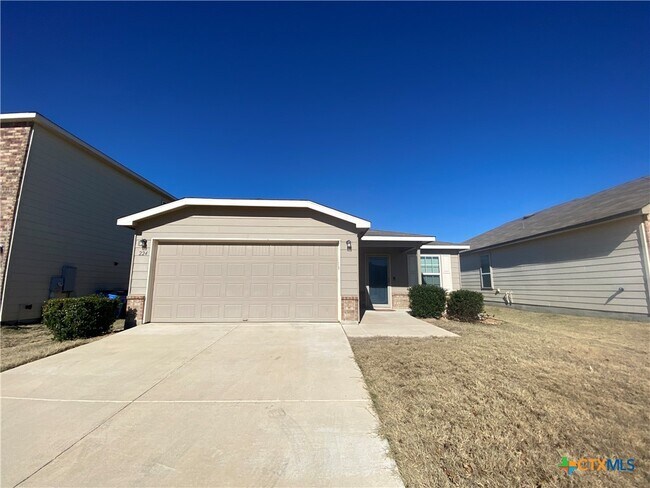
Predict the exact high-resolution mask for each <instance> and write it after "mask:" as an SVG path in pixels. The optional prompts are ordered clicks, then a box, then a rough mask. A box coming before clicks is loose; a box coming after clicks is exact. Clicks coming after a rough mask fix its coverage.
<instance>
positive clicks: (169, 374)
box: [0, 324, 403, 487]
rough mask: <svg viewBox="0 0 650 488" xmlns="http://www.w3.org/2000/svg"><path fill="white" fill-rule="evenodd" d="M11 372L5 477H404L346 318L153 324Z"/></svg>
mask: <svg viewBox="0 0 650 488" xmlns="http://www.w3.org/2000/svg"><path fill="white" fill-rule="evenodd" d="M0 379H1V387H2V396H3V398H2V411H1V420H2V425H1V427H2V438H1V442H2V446H1V447H2V452H1V466H0V467H1V468H2V469H1V471H2V486H16V485H18V484H20V485H21V486H46V485H47V486H296V487H298V486H300V487H307V486H354V487H362V486H403V485H402V481H401V479H400V477H399V474H398V473H397V469H396V467H395V464H394V462H393V461H392V460H391V459H390V458H389V457H388V456H387V453H388V446H387V444H386V442H385V441H383V440H382V439H381V438H380V437H379V436H378V435H377V434H376V432H377V429H378V422H377V419H376V418H375V415H374V413H373V410H372V405H371V403H370V400H369V398H368V395H367V393H366V391H365V387H364V382H363V378H362V376H361V373H360V371H359V369H358V367H357V365H356V363H355V362H354V359H353V357H352V351H351V350H350V346H349V344H348V342H347V339H346V337H345V334H344V333H343V331H342V329H341V327H340V326H339V325H338V324H315V325H289V324H286V325H266V326H259V325H198V324H197V325H188V324H185V325H180V324H179V325H174V324H159V325H145V326H140V327H137V328H135V329H131V330H129V331H125V332H121V333H119V334H116V335H114V336H111V337H108V338H105V339H102V340H100V341H97V342H93V343H91V344H88V345H85V346H81V347H78V348H75V349H72V350H70V351H66V352H63V353H61V354H57V355H55V356H51V357H49V358H45V359H42V360H39V361H36V362H33V363H30V364H26V365H24V366H20V367H18V368H15V369H12V370H9V371H6V372H4V373H2V374H1V376H0Z"/></svg>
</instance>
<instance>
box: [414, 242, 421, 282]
mask: <svg viewBox="0 0 650 488" xmlns="http://www.w3.org/2000/svg"><path fill="white" fill-rule="evenodd" d="M415 259H416V261H417V265H418V268H417V269H418V285H421V284H422V263H420V248H419V247H418V250H417V251H415Z"/></svg>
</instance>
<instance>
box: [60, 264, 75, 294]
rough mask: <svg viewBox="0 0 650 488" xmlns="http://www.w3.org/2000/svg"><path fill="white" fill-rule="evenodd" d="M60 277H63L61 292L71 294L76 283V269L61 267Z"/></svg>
mask: <svg viewBox="0 0 650 488" xmlns="http://www.w3.org/2000/svg"><path fill="white" fill-rule="evenodd" d="M61 276H62V277H63V290H61V291H63V292H64V293H66V292H71V291H74V287H75V284H76V281H77V268H75V267H74V266H63V267H62V268H61Z"/></svg>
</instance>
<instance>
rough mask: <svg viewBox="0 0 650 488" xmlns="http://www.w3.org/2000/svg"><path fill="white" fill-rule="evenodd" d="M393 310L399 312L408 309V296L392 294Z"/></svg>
mask: <svg viewBox="0 0 650 488" xmlns="http://www.w3.org/2000/svg"><path fill="white" fill-rule="evenodd" d="M393 308H395V309H400V310H408V309H409V296H408V295H405V294H402V293H393Z"/></svg>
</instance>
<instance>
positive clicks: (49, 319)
mask: <svg viewBox="0 0 650 488" xmlns="http://www.w3.org/2000/svg"><path fill="white" fill-rule="evenodd" d="M117 307H118V302H117V300H111V299H110V298H107V297H102V296H99V295H89V296H85V297H78V298H53V299H51V300H47V301H46V302H45V303H44V304H43V323H44V324H45V325H46V326H47V328H48V329H50V331H51V332H52V334H53V335H54V338H55V339H57V340H59V341H66V340H70V339H78V338H86V337H94V336H98V335H101V334H106V333H107V332H108V331H110V330H111V325H113V322H115V314H116V312H117Z"/></svg>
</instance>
